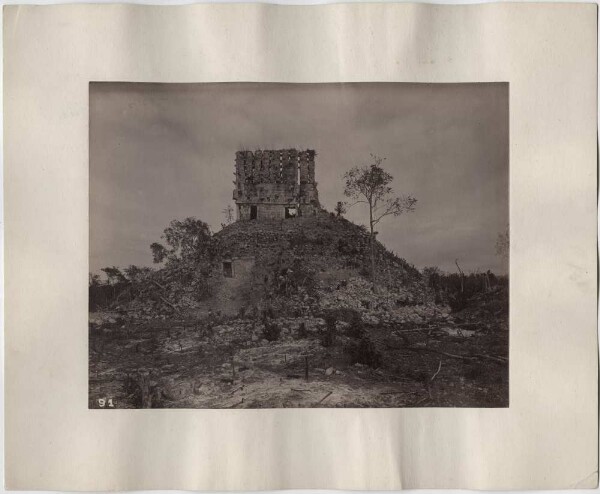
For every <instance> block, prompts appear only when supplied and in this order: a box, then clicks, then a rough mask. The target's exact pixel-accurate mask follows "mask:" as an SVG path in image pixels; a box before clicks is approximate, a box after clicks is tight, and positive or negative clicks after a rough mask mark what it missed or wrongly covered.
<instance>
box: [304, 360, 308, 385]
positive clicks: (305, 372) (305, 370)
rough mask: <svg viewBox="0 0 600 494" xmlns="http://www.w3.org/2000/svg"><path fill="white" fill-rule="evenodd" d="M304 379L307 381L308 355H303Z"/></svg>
mask: <svg viewBox="0 0 600 494" xmlns="http://www.w3.org/2000/svg"><path fill="white" fill-rule="evenodd" d="M304 379H306V380H307V381H308V355H307V356H305V357H304Z"/></svg>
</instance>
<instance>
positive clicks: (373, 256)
mask: <svg viewBox="0 0 600 494" xmlns="http://www.w3.org/2000/svg"><path fill="white" fill-rule="evenodd" d="M369 227H370V229H371V282H372V283H373V289H375V281H376V273H375V233H374V232H373V206H372V205H371V204H370V203H369Z"/></svg>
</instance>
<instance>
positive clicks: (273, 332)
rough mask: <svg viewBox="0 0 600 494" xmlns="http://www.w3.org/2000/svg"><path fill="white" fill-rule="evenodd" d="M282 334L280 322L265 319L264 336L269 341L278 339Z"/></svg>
mask: <svg viewBox="0 0 600 494" xmlns="http://www.w3.org/2000/svg"><path fill="white" fill-rule="evenodd" d="M280 335H281V328H280V327H279V325H278V324H275V323H274V322H270V321H267V320H265V322H264V327H263V336H264V338H265V340H267V341H277V340H278V339H279V336H280Z"/></svg>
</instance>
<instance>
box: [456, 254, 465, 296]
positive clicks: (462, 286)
mask: <svg viewBox="0 0 600 494" xmlns="http://www.w3.org/2000/svg"><path fill="white" fill-rule="evenodd" d="M454 264H456V267H457V268H458V272H459V273H460V293H464V291H465V273H463V270H462V269H460V266H459V265H458V259H455V260H454Z"/></svg>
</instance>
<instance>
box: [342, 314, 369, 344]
mask: <svg viewBox="0 0 600 494" xmlns="http://www.w3.org/2000/svg"><path fill="white" fill-rule="evenodd" d="M346 335H348V336H350V338H358V339H359V338H362V337H363V336H364V335H365V329H364V326H363V322H362V317H361V315H360V313H359V312H354V314H353V315H352V319H350V322H349V326H348V327H347V328H346Z"/></svg>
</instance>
